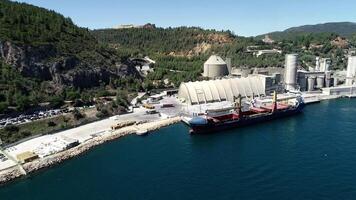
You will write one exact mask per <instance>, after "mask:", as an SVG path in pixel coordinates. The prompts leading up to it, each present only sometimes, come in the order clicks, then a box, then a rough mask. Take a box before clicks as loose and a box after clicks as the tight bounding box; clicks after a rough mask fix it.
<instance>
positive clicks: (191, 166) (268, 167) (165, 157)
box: [0, 99, 356, 200]
mask: <svg viewBox="0 0 356 200" xmlns="http://www.w3.org/2000/svg"><path fill="white" fill-rule="evenodd" d="M187 132H188V129H187V128H186V127H185V126H184V125H183V124H177V125H174V126H170V127H167V128H163V129H161V130H159V131H157V132H156V133H155V134H151V135H149V136H147V137H137V136H134V135H133V136H128V137H125V138H122V139H119V140H116V141H114V142H111V143H107V144H104V145H102V146H99V147H97V148H95V149H93V150H92V151H90V152H89V153H87V154H85V155H83V156H80V157H77V158H75V159H72V160H70V161H67V162H65V163H63V164H61V165H59V166H56V167H53V168H51V169H48V170H44V171H41V172H38V173H36V174H34V175H31V176H29V177H27V178H24V179H21V180H18V181H15V182H13V183H11V184H8V185H5V186H2V187H0V199H1V200H7V199H14V200H22V199H35V200H37V199H38V200H42V199H43V200H53V199H87V200H90V199H355V198H356V100H350V99H341V100H332V101H326V102H322V103H320V104H314V105H309V106H307V107H306V109H305V112H304V113H303V114H301V115H298V116H295V117H291V118H286V119H282V120H277V121H273V122H267V123H263V124H259V125H255V126H252V127H246V128H240V129H235V130H231V131H226V132H222V133H218V134H212V135H194V136H190V135H189V134H187Z"/></svg>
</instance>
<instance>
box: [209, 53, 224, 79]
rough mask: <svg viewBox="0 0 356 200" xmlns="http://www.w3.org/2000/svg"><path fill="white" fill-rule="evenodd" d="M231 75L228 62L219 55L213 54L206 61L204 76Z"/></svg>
mask: <svg viewBox="0 0 356 200" xmlns="http://www.w3.org/2000/svg"><path fill="white" fill-rule="evenodd" d="M226 75H229V70H228V67H227V64H226V62H225V61H224V60H223V59H222V58H221V57H219V56H217V55H212V56H210V58H209V59H208V60H207V61H206V62H205V63H204V73H203V76H204V77H209V78H215V77H222V76H226Z"/></svg>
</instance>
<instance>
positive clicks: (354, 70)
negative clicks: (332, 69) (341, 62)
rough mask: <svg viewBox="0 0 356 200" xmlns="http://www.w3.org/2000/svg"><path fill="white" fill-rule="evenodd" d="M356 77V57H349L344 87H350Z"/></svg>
mask: <svg viewBox="0 0 356 200" xmlns="http://www.w3.org/2000/svg"><path fill="white" fill-rule="evenodd" d="M355 75H356V56H349V59H348V63H347V72H346V85H352V84H353V82H354V81H353V80H354V78H355Z"/></svg>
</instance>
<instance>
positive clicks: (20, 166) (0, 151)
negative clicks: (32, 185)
mask: <svg viewBox="0 0 356 200" xmlns="http://www.w3.org/2000/svg"><path fill="white" fill-rule="evenodd" d="M0 153H2V154H4V155H5V156H6V157H7V158H8V159H10V160H12V161H13V162H14V163H16V167H18V168H19V170H20V172H21V173H22V174H23V175H26V174H27V173H26V171H25V170H24V169H23V167H22V165H21V164H20V163H19V162H18V161H17V160H16V159H15V158H14V157H12V156H11V155H9V154H8V153H6V151H3V149H2V148H0Z"/></svg>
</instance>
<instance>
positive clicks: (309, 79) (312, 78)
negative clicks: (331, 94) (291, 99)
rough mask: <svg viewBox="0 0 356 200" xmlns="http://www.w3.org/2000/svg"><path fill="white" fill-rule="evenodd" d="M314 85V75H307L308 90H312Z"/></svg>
mask: <svg viewBox="0 0 356 200" xmlns="http://www.w3.org/2000/svg"><path fill="white" fill-rule="evenodd" d="M314 87H315V76H309V77H308V91H313V90H314Z"/></svg>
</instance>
